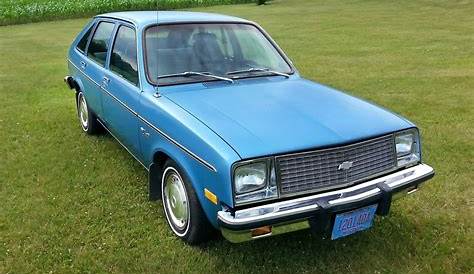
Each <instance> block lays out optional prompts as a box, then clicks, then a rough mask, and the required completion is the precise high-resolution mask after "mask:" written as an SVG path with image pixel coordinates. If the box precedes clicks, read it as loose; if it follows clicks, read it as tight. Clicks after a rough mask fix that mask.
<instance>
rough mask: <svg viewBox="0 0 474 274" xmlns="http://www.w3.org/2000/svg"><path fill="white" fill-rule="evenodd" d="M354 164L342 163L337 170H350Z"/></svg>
mask: <svg viewBox="0 0 474 274" xmlns="http://www.w3.org/2000/svg"><path fill="white" fill-rule="evenodd" d="M352 164H353V162H348V161H346V162H342V164H340V165H339V167H338V168H337V169H338V170H348V169H350V168H351V167H352Z"/></svg>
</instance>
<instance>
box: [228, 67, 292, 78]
mask: <svg viewBox="0 0 474 274" xmlns="http://www.w3.org/2000/svg"><path fill="white" fill-rule="evenodd" d="M250 72H268V73H271V74H275V75H280V76H283V77H285V78H290V75H289V74H287V73H283V72H279V71H274V70H271V69H269V68H249V69H243V70H236V71H230V72H227V73H226V74H227V75H233V74H241V73H250Z"/></svg>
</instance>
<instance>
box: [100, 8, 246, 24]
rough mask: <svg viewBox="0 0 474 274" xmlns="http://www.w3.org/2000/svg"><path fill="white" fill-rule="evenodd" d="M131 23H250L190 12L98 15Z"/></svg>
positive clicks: (125, 12)
mask: <svg viewBox="0 0 474 274" xmlns="http://www.w3.org/2000/svg"><path fill="white" fill-rule="evenodd" d="M97 17H109V18H115V19H121V20H125V21H130V22H132V23H134V24H135V25H138V26H145V25H150V24H156V23H157V22H158V24H166V23H184V22H246V23H248V22H249V21H247V20H245V19H242V18H238V17H234V16H228V15H223V14H217V13H204V12H189V11H158V12H157V11H124V12H111V13H104V14H100V15H97Z"/></svg>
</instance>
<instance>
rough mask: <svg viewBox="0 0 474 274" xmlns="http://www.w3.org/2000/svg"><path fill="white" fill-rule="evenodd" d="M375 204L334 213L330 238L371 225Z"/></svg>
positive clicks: (339, 236)
mask: <svg viewBox="0 0 474 274" xmlns="http://www.w3.org/2000/svg"><path fill="white" fill-rule="evenodd" d="M376 210H377V205H376V204H375V205H371V206H367V207H363V208H359V209H356V210H352V211H349V212H344V213H341V214H337V215H336V219H335V220H334V227H333V229H332V236H331V239H332V240H335V239H337V238H341V237H345V236H347V235H350V234H353V233H356V232H358V231H361V230H366V229H368V228H370V227H371V226H372V223H373V221H374V216H375V211H376Z"/></svg>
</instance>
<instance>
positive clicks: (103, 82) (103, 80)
mask: <svg viewBox="0 0 474 274" xmlns="http://www.w3.org/2000/svg"><path fill="white" fill-rule="evenodd" d="M109 82H110V79H109V78H108V77H106V76H104V78H102V87H104V88H105V87H107V85H108V84H109Z"/></svg>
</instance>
